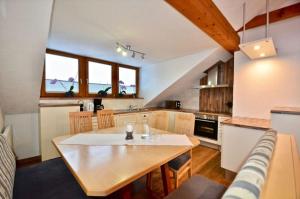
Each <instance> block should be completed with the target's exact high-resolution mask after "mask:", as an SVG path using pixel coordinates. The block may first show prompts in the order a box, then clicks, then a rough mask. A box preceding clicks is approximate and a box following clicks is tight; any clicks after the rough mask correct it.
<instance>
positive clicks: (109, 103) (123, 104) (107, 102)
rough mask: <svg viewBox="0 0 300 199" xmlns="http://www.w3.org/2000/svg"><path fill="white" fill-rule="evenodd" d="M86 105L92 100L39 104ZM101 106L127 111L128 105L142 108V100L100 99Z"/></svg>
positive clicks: (43, 101) (56, 101)
mask: <svg viewBox="0 0 300 199" xmlns="http://www.w3.org/2000/svg"><path fill="white" fill-rule="evenodd" d="M82 102H83V104H84V105H86V104H87V103H89V102H93V99H83V100H82V99H63V100H60V99H47V100H46V99H41V100H40V103H43V104H48V103H49V104H56V103H57V104H69V103H78V104H79V103H82ZM102 104H103V105H104V108H105V109H112V110H124V109H128V108H129V106H130V105H133V106H135V108H143V107H144V99H132V98H130V99H105V98H103V99H102Z"/></svg>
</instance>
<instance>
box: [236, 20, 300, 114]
mask: <svg viewBox="0 0 300 199" xmlns="http://www.w3.org/2000/svg"><path fill="white" fill-rule="evenodd" d="M246 36H247V39H248V41H251V40H255V39H259V38H263V37H264V27H260V28H257V29H252V30H250V31H247V33H246ZM270 36H272V37H273V40H274V42H275V46H276V47H277V51H278V55H277V56H276V57H271V58H265V59H260V60H249V59H248V58H247V57H246V56H245V55H244V54H243V53H242V52H236V53H235V59H234V81H235V82H234V94H233V115H234V116H244V117H256V118H265V119H269V118H270V109H272V108H273V107H274V106H298V107H299V106H300V37H299V36H300V17H295V18H292V19H288V20H284V21H281V22H277V23H274V24H271V25H270Z"/></svg>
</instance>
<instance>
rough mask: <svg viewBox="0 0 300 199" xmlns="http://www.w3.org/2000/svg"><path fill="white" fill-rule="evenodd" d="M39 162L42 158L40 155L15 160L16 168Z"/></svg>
mask: <svg viewBox="0 0 300 199" xmlns="http://www.w3.org/2000/svg"><path fill="white" fill-rule="evenodd" d="M40 162H42V158H41V156H40V155H39V156H35V157H31V158H25V159H21V160H17V161H16V163H17V168H21V167H25V166H30V165H33V164H37V163H40Z"/></svg>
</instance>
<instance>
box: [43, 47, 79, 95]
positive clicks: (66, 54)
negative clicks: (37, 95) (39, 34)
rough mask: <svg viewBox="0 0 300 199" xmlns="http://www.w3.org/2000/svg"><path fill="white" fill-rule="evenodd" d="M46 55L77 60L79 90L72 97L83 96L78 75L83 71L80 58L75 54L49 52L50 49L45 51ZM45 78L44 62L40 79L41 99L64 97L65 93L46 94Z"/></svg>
mask: <svg viewBox="0 0 300 199" xmlns="http://www.w3.org/2000/svg"><path fill="white" fill-rule="evenodd" d="M46 53H47V54H52V55H58V56H62V57H69V58H74V59H77V60H78V80H79V82H78V83H79V84H78V88H79V91H78V93H75V95H74V97H82V96H83V93H82V91H83V90H84V89H83V87H82V82H81V81H82V80H81V78H80V74H81V73H82V71H83V67H82V58H81V57H80V56H78V55H75V54H71V53H65V52H61V51H56V50H51V49H46ZM45 78H46V60H44V67H43V79H42V84H41V97H66V96H65V93H60V92H57V93H55V92H51V93H47V92H46V84H45Z"/></svg>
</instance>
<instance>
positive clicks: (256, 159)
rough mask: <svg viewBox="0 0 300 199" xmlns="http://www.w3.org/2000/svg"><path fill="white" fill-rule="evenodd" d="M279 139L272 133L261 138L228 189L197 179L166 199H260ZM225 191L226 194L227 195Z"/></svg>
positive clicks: (196, 177)
mask: <svg viewBox="0 0 300 199" xmlns="http://www.w3.org/2000/svg"><path fill="white" fill-rule="evenodd" d="M276 137H277V133H276V132H275V131H273V130H269V131H267V132H266V133H265V134H264V135H263V136H262V137H261V138H260V139H259V141H258V142H257V144H256V146H255V147H254V149H253V150H252V152H251V153H250V154H249V157H248V158H247V160H246V161H245V163H244V165H243V166H242V168H241V170H240V171H239V172H238V174H237V176H236V178H235V179H234V181H233V182H232V184H231V185H230V187H229V188H228V189H227V190H226V188H225V187H224V186H222V185H220V184H218V183H215V182H213V181H211V180H209V179H206V178H203V177H200V176H194V177H192V178H191V179H189V180H188V181H186V182H185V183H183V184H182V185H181V186H180V187H179V188H178V189H176V190H175V191H174V192H172V193H171V194H170V195H169V196H167V197H166V198H167V199H179V198H189V199H198V198H201V199H218V198H221V197H222V199H237V198H247V199H258V198H259V196H260V192H261V190H262V187H263V185H264V183H265V180H266V176H267V172H268V167H269V164H270V160H271V158H272V154H273V150H274V147H275V143H276ZM225 191H226V192H225ZM224 192H225V194H224V195H223V193H224Z"/></svg>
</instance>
